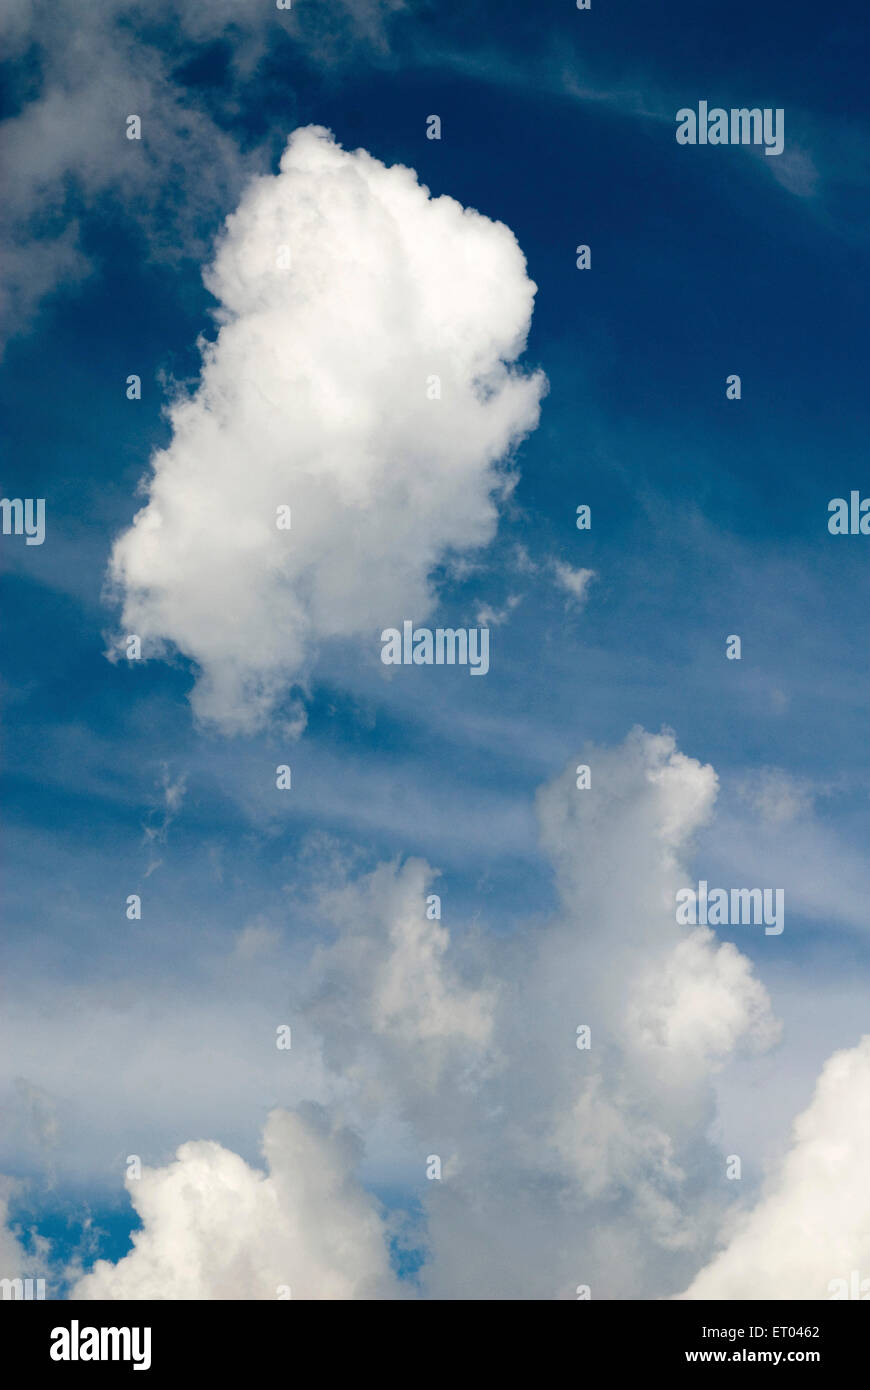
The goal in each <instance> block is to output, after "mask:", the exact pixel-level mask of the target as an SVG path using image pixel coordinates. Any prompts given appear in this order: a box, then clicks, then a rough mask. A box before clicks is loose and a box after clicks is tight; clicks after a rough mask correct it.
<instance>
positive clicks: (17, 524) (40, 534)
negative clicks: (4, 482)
mask: <svg viewBox="0 0 870 1390" xmlns="http://www.w3.org/2000/svg"><path fill="white" fill-rule="evenodd" d="M0 529H2V532H3V535H4V536H26V540H25V542H24V543H25V545H42V542H43V541H44V540H45V498H44V497H37V498H36V499H34V498H33V497H25V498H24V499H23V500H22V499H21V498H20V497H0Z"/></svg>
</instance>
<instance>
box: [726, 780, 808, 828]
mask: <svg viewBox="0 0 870 1390" xmlns="http://www.w3.org/2000/svg"><path fill="white" fill-rule="evenodd" d="M740 795H741V796H742V797H743V800H744V801H746V802H748V803H749V805H750V806H751V807H752V808H753V810H755V811H756V812H757V813H758V815H759V816H760V817H761V819H762V820H763V821H766V822H767V823H768V824H769V825H783V824H785V823H786V822H788V821H792V820H795V819H796V818H797V817H798V816H801V815H805V814H806V812H807V811H809V810H811V809H812V804H813V795H812V791H811V789H810V786H809V783H807V782H803V781H800V780H798V779H797V778H795V777H791V776H790V775H789V773H787V772H784V771H783V770H782V769H781V768H778V767H763V768H760V769H759V771H758V772H753V773H752V774H751V775H750V776H749V777H745V778H744V779H743V781H742V782H741V784H740Z"/></svg>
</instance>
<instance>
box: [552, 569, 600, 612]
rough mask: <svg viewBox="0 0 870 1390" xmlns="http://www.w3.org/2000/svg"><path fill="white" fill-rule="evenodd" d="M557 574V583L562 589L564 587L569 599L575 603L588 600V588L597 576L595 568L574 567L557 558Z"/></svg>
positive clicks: (555, 570)
mask: <svg viewBox="0 0 870 1390" xmlns="http://www.w3.org/2000/svg"><path fill="white" fill-rule="evenodd" d="M553 570H554V572H555V575H556V583H557V584H558V585H559V588H560V589H564V590H565V593H566V594H568V596H569V599H573V600H574V602H575V603H578V604H583V603H585V601H586V590H587V589H588V587H589V584H590V583H591V581H592V580H593V579H596V578H597V575H596V572H595V570H585V569H576V570H575V569H572V568H571V566H570V565H566V564H564V563H563V562H562V561H561V560H557V561H556V562H555V564H554V565H553Z"/></svg>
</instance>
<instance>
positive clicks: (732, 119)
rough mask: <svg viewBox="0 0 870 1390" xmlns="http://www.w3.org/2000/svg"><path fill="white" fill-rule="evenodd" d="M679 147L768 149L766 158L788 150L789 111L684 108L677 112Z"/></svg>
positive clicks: (703, 104)
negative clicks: (715, 146) (787, 121)
mask: <svg viewBox="0 0 870 1390" xmlns="http://www.w3.org/2000/svg"><path fill="white" fill-rule="evenodd" d="M675 120H676V121H677V123H678V124H677V144H678V145H764V153H765V154H782V152H783V149H784V148H785V111H784V110H783V108H782V107H781V106H777V107H776V108H774V107H771V106H765V107H763V108H762V107H760V106H752V107H747V106H732V108H731V110H730V111H726V110H725V108H724V107H723V106H712V107H710V106H708V104H707V102H706V101H699V102H698V110H697V111H695V110H693V108H692V107H691V106H683V107H681V108H680V110H679V111H678V112H677V114H676V117H675Z"/></svg>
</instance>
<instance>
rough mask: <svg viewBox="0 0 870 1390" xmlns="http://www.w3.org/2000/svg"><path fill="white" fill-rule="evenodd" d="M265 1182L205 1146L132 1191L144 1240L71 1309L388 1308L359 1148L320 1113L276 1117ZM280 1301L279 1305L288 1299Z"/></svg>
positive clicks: (394, 1289)
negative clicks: (338, 1304)
mask: <svg viewBox="0 0 870 1390" xmlns="http://www.w3.org/2000/svg"><path fill="white" fill-rule="evenodd" d="M263 1153H264V1156H265V1158H266V1163H267V1166H268V1172H265V1173H264V1172H261V1171H259V1170H258V1169H255V1168H252V1167H250V1166H249V1165H248V1164H247V1163H245V1161H244V1160H243V1159H242V1158H240V1157H239V1156H238V1155H237V1154H234V1153H231V1152H230V1151H229V1150H228V1149H225V1148H223V1147H222V1146H221V1145H220V1144H216V1143H213V1142H211V1141H207V1140H199V1141H196V1142H193V1143H188V1144H183V1145H182V1146H181V1148H180V1149H179V1150H178V1154H177V1155H176V1158H175V1161H174V1162H172V1163H170V1164H168V1165H167V1166H166V1167H165V1168H146V1169H144V1170H143V1172H142V1176H141V1178H139V1179H134V1178H131V1179H129V1180H128V1183H127V1186H128V1190H129V1193H130V1198H131V1201H132V1202H133V1205H134V1207H135V1209H136V1212H137V1213H138V1215H139V1217H140V1219H141V1222H142V1229H141V1230H138V1231H135V1232H134V1233H133V1237H132V1239H133V1249H132V1251H131V1252H130V1253H129V1254H127V1255H125V1256H124V1257H123V1258H122V1259H121V1260H119V1261H118V1263H117V1264H115V1265H113V1264H111V1263H110V1262H109V1261H107V1260H98V1261H97V1263H96V1265H95V1266H94V1268H93V1270H92V1271H91V1272H90V1273H89V1274H86V1275H85V1276H84V1277H83V1278H81V1279H80V1280H79V1281H78V1282H77V1283H76V1284H75V1286H74V1288H73V1290H72V1292H71V1295H70V1296H71V1297H72V1298H73V1299H103V1298H109V1299H123V1298H132V1299H152V1298H154V1299H274V1298H276V1297H278V1296H279V1295H278V1290H279V1287H280V1286H282V1285H283V1286H287V1287H289V1289H290V1290H291V1296H292V1298H294V1299H297V1298H301V1299H347V1298H390V1297H396V1296H400V1295H401V1290H400V1289H399V1286H398V1284H397V1282H396V1280H395V1278H394V1276H393V1274H392V1272H391V1270H390V1267H389V1258H388V1254H387V1240H386V1227H385V1225H384V1221H383V1219H382V1217H381V1215H380V1214H379V1212H378V1210H377V1206H376V1203H375V1202H374V1200H373V1198H371V1197H370V1196H369V1195H368V1194H367V1193H366V1192H365V1191H364V1190H363V1189H362V1187H360V1185H359V1183H358V1182H357V1181H356V1179H355V1177H354V1168H355V1166H356V1163H357V1162H358V1160H359V1156H360V1155H359V1145H358V1143H357V1141H356V1140H355V1139H354V1138H353V1136H352V1135H351V1134H349V1133H348V1132H336V1131H334V1130H332V1129H331V1128H330V1126H329V1125H328V1124H327V1122H326V1121H325V1118H324V1116H323V1114H322V1113H321V1112H317V1111H316V1110H314V1108H313V1107H309V1108H308V1110H307V1112H306V1113H296V1114H294V1113H290V1112H288V1111H281V1110H278V1111H274V1112H273V1113H272V1114H271V1115H270V1116H269V1119H268V1121H267V1123H266V1129H265V1132H264V1137H263ZM283 1296H285V1297H286V1294H285V1295H283Z"/></svg>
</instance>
